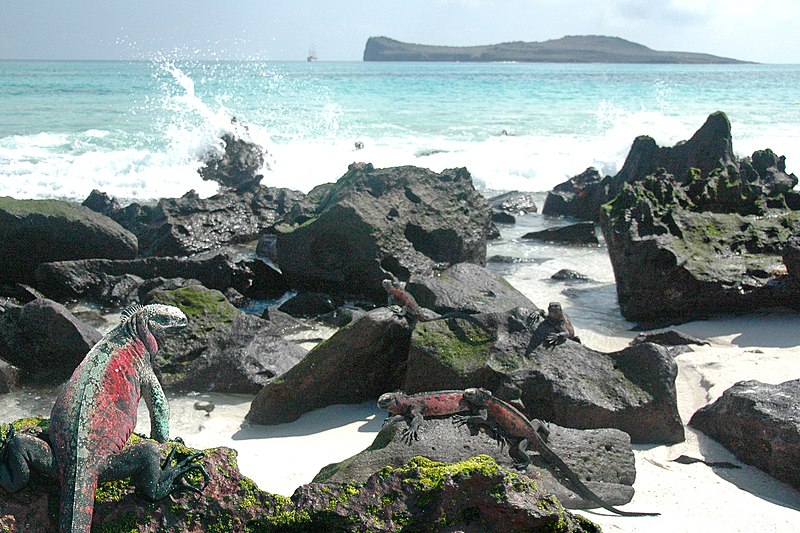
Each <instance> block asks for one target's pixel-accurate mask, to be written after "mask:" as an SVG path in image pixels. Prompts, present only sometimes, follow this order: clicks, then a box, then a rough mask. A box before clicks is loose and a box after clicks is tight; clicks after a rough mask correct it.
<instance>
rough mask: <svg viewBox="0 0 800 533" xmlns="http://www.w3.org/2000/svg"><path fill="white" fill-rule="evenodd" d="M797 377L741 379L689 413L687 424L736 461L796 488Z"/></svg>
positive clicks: (799, 441)
mask: <svg viewBox="0 0 800 533" xmlns="http://www.w3.org/2000/svg"><path fill="white" fill-rule="evenodd" d="M798 405H800V380H797V379H796V380H793V381H786V382H784V383H781V384H778V385H770V384H766V383H761V382H758V381H740V382H738V383H736V384H735V385H734V386H733V387H731V388H730V389H728V390H726V391H725V392H724V393H723V394H722V396H721V397H720V398H719V399H718V400H717V401H715V402H714V403H712V404H710V405H707V406H705V407H703V408H701V409H700V410H699V411H697V412H696V413H695V414H694V415H692V418H691V420H690V421H689V425H690V426H692V427H694V428H697V429H699V430H700V431H702V432H703V433H705V434H706V435H708V436H709V437H711V438H712V439H714V440H716V441H717V442H719V443H720V444H722V445H723V446H725V447H726V448H728V449H729V450H730V451H731V452H733V454H734V455H735V456H736V457H737V458H738V459H739V460H741V461H743V462H745V463H747V464H750V465H753V466H755V467H757V468H759V469H761V470H763V471H764V472H766V473H768V474H769V475H771V476H773V477H775V478H777V479H780V480H781V481H783V482H785V483H788V484H789V485H791V486H793V487H794V488H796V489H798V490H800V461H798V457H800V411H798V408H797V407H798Z"/></svg>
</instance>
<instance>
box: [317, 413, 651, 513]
mask: <svg viewBox="0 0 800 533" xmlns="http://www.w3.org/2000/svg"><path fill="white" fill-rule="evenodd" d="M405 427H406V425H405V422H400V423H399V424H398V425H395V426H392V427H387V428H384V429H383V430H381V432H380V433H379V434H378V435H377V436H376V437H375V441H374V442H373V443H372V445H370V446H369V448H367V449H366V450H364V451H362V452H359V453H358V454H356V455H354V456H353V457H350V458H348V459H345V460H344V461H342V462H341V463H334V464H332V465H329V466H327V467H325V468H323V469H322V470H321V471H320V472H319V474H317V476H316V477H315V478H314V481H316V482H322V481H325V482H336V483H363V482H364V481H366V480H367V479H368V478H369V476H370V475H372V473H373V472H375V471H376V470H380V469H381V468H383V467H384V466H386V465H388V466H391V467H394V468H396V467H399V466H402V465H404V464H406V463H407V462H408V461H410V460H411V459H412V458H413V457H415V456H423V457H427V458H429V459H431V460H434V461H439V462H443V463H455V462H458V461H464V460H466V459H468V458H470V457H474V456H476V455H488V456H490V457H492V458H493V459H494V460H495V461H496V462H497V464H499V465H501V466H503V467H505V468H508V469H512V468H514V464H513V461H512V459H511V457H510V455H509V453H508V449H507V448H505V447H501V446H499V445H498V444H497V441H496V440H495V439H493V438H492V437H490V436H488V435H486V433H484V432H477V433H475V432H470V430H469V429H468V428H467V427H466V426H455V425H454V424H453V423H452V418H443V419H441V418H437V419H429V420H426V421H425V422H424V423H423V425H422V428H421V429H420V435H419V439H418V440H412V441H411V443H410V444H407V443H406V442H404V440H403V438H402V430H403V429H404V428H405ZM549 429H550V434H549V437H548V441H547V442H548V446H549V447H550V448H551V449H553V450H554V451H555V452H556V454H558V456H559V457H562V458H563V459H564V460H565V461H566V462H567V463H568V464H569V466H570V467H571V468H572V469H573V471H574V472H575V473H576V474H577V475H578V476H579V477H580V478H581V479H582V480H583V481H584V482H585V483H586V484H587V486H588V487H589V488H590V489H592V490H593V491H594V492H595V494H597V495H598V496H600V497H602V498H603V499H604V500H606V501H607V502H608V503H611V504H612V505H624V504H626V503H628V502H629V501H631V498H632V497H633V493H634V491H633V488H632V486H631V485H633V482H634V481H635V479H636V468H635V465H634V457H633V451H632V449H631V444H630V437H628V435H627V434H625V433H624V432H622V431H619V430H617V429H609V428H606V429H590V430H578V429H569V428H562V427H560V426H556V425H555V424H549ZM531 452H533V450H531ZM531 459H532V461H533V463H532V464H531V465H529V466H528V467H527V469H526V471H525V474H526V475H527V476H528V477H530V478H531V479H532V480H534V481H536V483H537V485H539V486H540V487H541V488H542V489H544V490H545V491H546V492H548V493H551V494H554V495H555V496H556V497H557V498H558V501H559V502H561V504H562V505H564V506H565V507H567V508H568V509H587V508H593V507H596V505H597V504H595V503H594V502H590V501H586V500H583V499H582V498H581V497H580V496H578V495H577V494H575V493H574V492H572V491H571V490H570V489H569V488H568V487H567V486H565V485H564V484H562V483H561V482H560V479H562V478H561V474H560V472H559V471H558V470H557V469H555V468H554V467H553V466H552V465H549V464H548V463H547V462H546V461H544V459H542V457H541V456H540V455H537V454H535V453H532V455H531ZM567 485H569V482H567Z"/></svg>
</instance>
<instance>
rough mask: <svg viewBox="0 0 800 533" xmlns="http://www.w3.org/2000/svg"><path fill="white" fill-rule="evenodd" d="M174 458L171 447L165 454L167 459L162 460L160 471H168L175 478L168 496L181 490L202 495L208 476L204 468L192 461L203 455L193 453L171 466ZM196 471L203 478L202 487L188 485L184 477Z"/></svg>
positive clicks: (208, 479) (173, 451)
mask: <svg viewBox="0 0 800 533" xmlns="http://www.w3.org/2000/svg"><path fill="white" fill-rule="evenodd" d="M174 456H175V448H174V447H173V448H172V449H171V450H170V451H169V453H168V454H167V458H166V459H165V460H164V464H163V465H162V467H161V468H162V470H164V471H165V472H166V471H169V472H170V473H171V474H172V475H174V476H175V479H174V481H173V482H172V483H173V488H172V490H170V494H174V493H176V492H180V491H182V490H189V491H192V492H195V493H197V494H202V493H203V490H205V488H206V487H207V486H208V482H209V481H210V479H211V478H210V476H209V475H208V471H207V470H206V468H205V467H204V466H203V465H201V464H199V463H195V462H194V460H195V459H197V458H198V457H202V456H203V453H202V452H200V453H195V454H192V455H190V456H189V457H186V458H185V459H183V460H182V461H180V462H178V463H177V464H176V465H175V466H172V464H171V463H172V459H173V457H174ZM192 471H197V472H199V473H200V475H201V476H203V483H202V486H200V485H193V484H191V483H188V482H187V481H186V480H185V479H184V476H185V475H186V474H188V473H189V472H192Z"/></svg>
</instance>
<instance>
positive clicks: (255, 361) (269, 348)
mask: <svg viewBox="0 0 800 533" xmlns="http://www.w3.org/2000/svg"><path fill="white" fill-rule="evenodd" d="M146 303H162V304H168V305H174V306H177V307H179V308H180V309H181V310H182V311H183V312H184V313H186V316H187V317H188V318H189V325H188V326H187V327H186V328H183V329H182V330H180V331H178V332H175V333H173V334H171V335H169V336H167V337H166V339H165V340H164V343H163V345H162V348H161V350H160V351H159V353H158V355H157V356H156V358H155V361H154V368H155V370H156V373H157V374H158V375H159V377H160V380H161V383H162V385H163V386H164V388H165V389H170V390H181V391H205V392H210V391H214V392H226V393H244V394H255V393H256V392H258V391H259V390H260V389H261V388H262V387H263V386H264V385H265V384H267V383H268V382H269V381H270V380H271V379H272V378H274V377H275V376H279V375H281V374H283V373H284V372H286V371H287V370H289V369H290V368H292V367H293V366H294V365H295V364H296V363H297V362H298V361H300V360H301V359H302V358H303V356H304V355H305V354H306V350H305V349H304V348H302V347H300V346H298V345H296V344H294V343H292V342H289V341H286V340H284V338H283V336H282V333H283V329H282V327H281V326H280V325H279V324H273V323H272V322H270V321H267V320H263V319H261V318H258V317H255V316H251V315H245V314H244V313H242V312H241V311H239V310H238V309H236V308H235V307H233V306H232V305H231V304H230V303H229V302H228V301H227V299H226V298H225V295H223V294H222V293H221V292H219V291H216V290H213V289H207V288H205V287H203V286H201V285H194V286H188V287H184V288H180V289H175V290H167V291H164V290H154V291H152V292H150V293H149V294H148V299H147V301H146Z"/></svg>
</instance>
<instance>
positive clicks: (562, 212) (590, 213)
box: [542, 167, 608, 221]
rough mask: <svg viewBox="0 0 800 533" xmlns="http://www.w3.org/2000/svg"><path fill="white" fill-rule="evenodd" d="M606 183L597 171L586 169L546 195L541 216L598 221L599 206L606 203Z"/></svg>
mask: <svg viewBox="0 0 800 533" xmlns="http://www.w3.org/2000/svg"><path fill="white" fill-rule="evenodd" d="M606 181H607V180H604V179H603V177H602V176H600V173H599V172H598V171H597V169H595V168H592V167H590V168H587V169H586V170H584V171H583V172H582V173H581V174H578V175H577V176H574V177H572V178H570V179H569V180H567V181H565V182H564V183H561V184H559V185H556V186H555V187H554V188H553V190H552V191H550V192H549V193H547V199H545V202H544V206H543V207H542V214H543V215H549V216H567V217H572V218H578V219H581V220H594V221H597V220H599V219H600V206H601V205H603V204H604V203H606V202H607V201H608V185H607V183H606Z"/></svg>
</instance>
